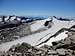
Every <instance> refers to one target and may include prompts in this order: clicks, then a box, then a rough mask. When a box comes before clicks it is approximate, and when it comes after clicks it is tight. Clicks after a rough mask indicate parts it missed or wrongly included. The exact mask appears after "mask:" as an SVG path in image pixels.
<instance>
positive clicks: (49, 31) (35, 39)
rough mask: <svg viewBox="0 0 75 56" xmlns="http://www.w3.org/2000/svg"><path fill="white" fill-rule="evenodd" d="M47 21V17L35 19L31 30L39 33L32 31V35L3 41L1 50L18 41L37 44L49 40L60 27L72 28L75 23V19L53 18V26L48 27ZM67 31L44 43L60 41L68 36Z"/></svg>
mask: <svg viewBox="0 0 75 56" xmlns="http://www.w3.org/2000/svg"><path fill="white" fill-rule="evenodd" d="M46 21H47V19H46V20H39V21H35V23H33V24H31V31H32V32H35V31H36V32H37V33H35V34H33V33H32V34H31V35H28V36H25V37H23V38H20V39H17V40H14V41H11V42H7V43H3V44H1V45H0V51H7V50H8V49H9V48H10V47H11V46H12V45H16V44H17V43H22V42H26V43H29V44H31V45H32V46H36V45H38V44H40V43H42V42H44V41H45V40H47V39H48V38H49V37H51V36H52V35H54V34H56V32H58V31H59V30H60V29H62V28H70V27H71V26H73V25H75V22H74V21H61V20H57V19H55V18H53V21H52V22H53V25H52V27H51V28H47V27H45V26H44V23H45V22H46ZM40 29H41V30H42V29H46V30H44V31H41V30H40ZM38 30H40V31H39V32H38ZM66 32H67V31H63V32H61V33H60V34H58V35H57V36H55V38H54V37H52V38H51V39H50V40H48V41H47V42H45V43H44V44H48V45H52V42H53V41H58V40H61V39H64V38H66V37H67V34H65V33H66ZM40 39H41V40H40ZM39 40H40V41H39ZM44 44H42V45H44ZM42 45H40V46H42ZM38 47H39V46H38Z"/></svg>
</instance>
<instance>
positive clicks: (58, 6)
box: [0, 0, 75, 16]
mask: <svg viewBox="0 0 75 56" xmlns="http://www.w3.org/2000/svg"><path fill="white" fill-rule="evenodd" d="M13 14H14V15H23V16H53V15H55V16H75V0H0V15H13Z"/></svg>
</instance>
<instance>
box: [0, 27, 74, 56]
mask: <svg viewBox="0 0 75 56" xmlns="http://www.w3.org/2000/svg"><path fill="white" fill-rule="evenodd" d="M71 29H75V28H74V27H71V28H70V30H71ZM66 34H68V37H67V38H65V39H63V40H60V41H55V42H52V46H49V45H43V46H41V47H40V48H37V47H36V46H31V45H30V44H27V43H22V44H17V45H14V46H12V47H11V48H10V49H9V51H7V52H3V53H1V55H4V56H11V55H12V56H17V55H18V56H75V32H74V31H69V32H67V33H66Z"/></svg>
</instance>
